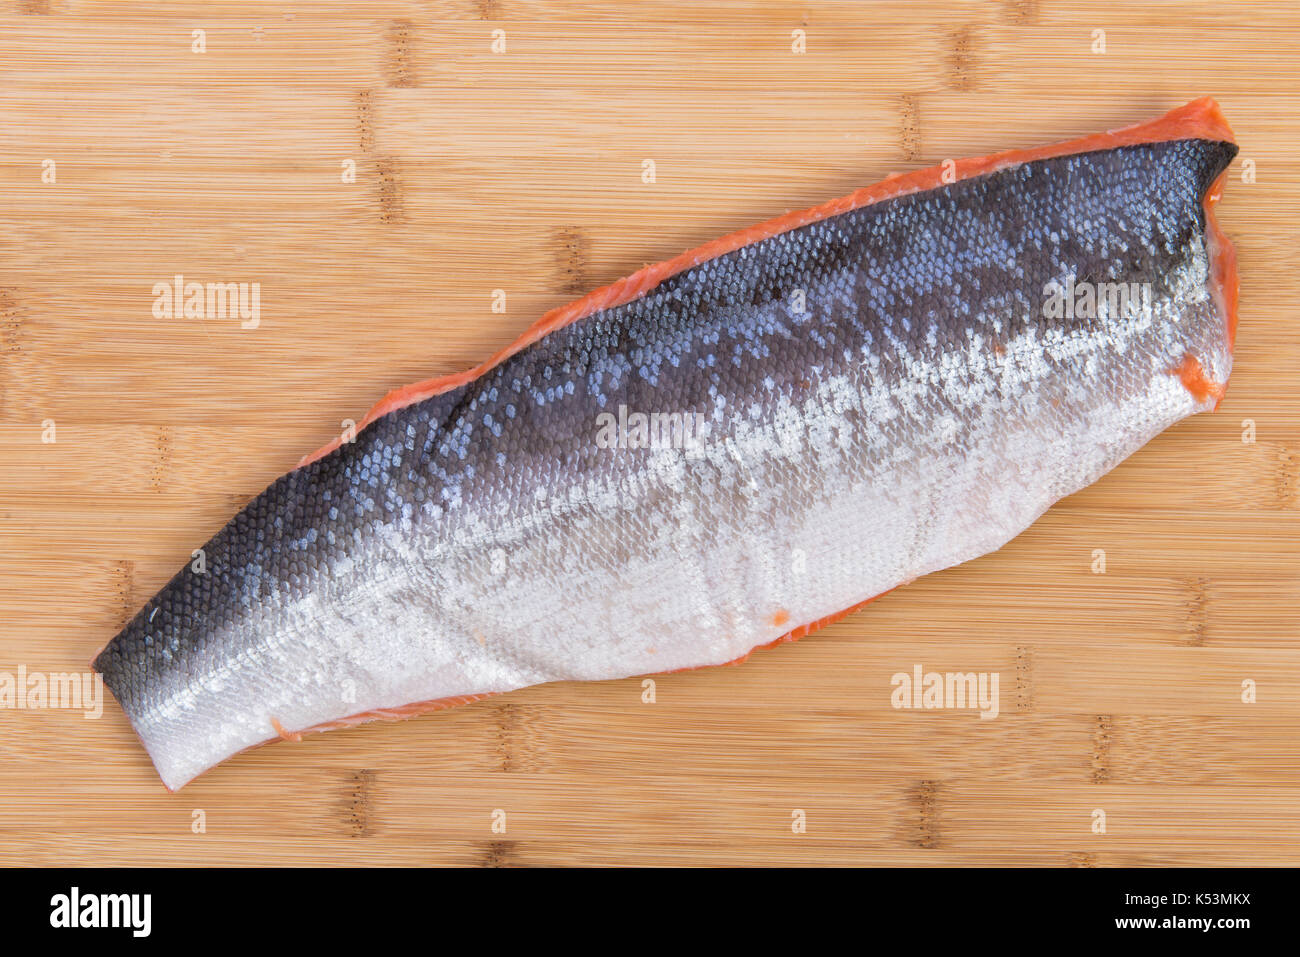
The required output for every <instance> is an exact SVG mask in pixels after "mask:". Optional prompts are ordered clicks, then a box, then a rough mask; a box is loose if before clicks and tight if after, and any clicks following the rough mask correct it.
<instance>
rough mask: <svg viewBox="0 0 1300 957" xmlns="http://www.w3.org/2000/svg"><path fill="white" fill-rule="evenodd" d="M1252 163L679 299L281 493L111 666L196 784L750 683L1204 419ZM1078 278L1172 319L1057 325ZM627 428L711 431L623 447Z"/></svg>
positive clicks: (991, 187) (1148, 161)
mask: <svg viewBox="0 0 1300 957" xmlns="http://www.w3.org/2000/svg"><path fill="white" fill-rule="evenodd" d="M1234 153H1235V147H1233V146H1232V145H1231V144H1228V143H1220V142H1211V141H1206V140H1177V141H1169V142H1161V143H1154V144H1148V145H1140V146H1126V147H1121V148H1116V149H1110V150H1101V151H1096V152H1089V153H1080V154H1073V155H1069V156H1063V157H1058V158H1055V159H1043V160H1035V161H1033V162H1028V163H1022V164H1020V165H1017V166H1011V167H1009V168H1005V169H1002V170H999V171H997V172H994V173H990V174H988V175H984V176H978V177H973V178H970V179H965V180H959V181H958V182H956V183H953V184H950V185H946V186H943V187H941V188H938V189H935V190H930V191H926V192H918V193H911V194H908V195H903V196H898V197H895V198H892V199H888V200H884V201H881V202H878V203H875V204H873V205H869V206H864V207H862V208H859V209H855V210H852V211H850V212H846V213H843V214H840V215H836V216H833V217H829V218H827V219H823V220H821V221H819V222H814V223H810V224H808V225H805V226H801V227H799V228H795V229H792V230H790V231H788V232H785V233H781V234H779V235H776V236H773V237H770V238H768V239H764V240H761V241H759V242H756V243H753V244H752V245H749V246H746V247H744V248H743V249H740V250H737V251H735V252H731V253H727V254H724V255H721V256H718V257H717V258H715V259H712V260H709V261H707V262H704V263H701V264H700V265H698V266H696V267H693V268H691V269H687V270H686V271H684V272H681V273H679V274H677V275H674V276H672V277H670V278H667V279H665V280H663V281H662V282H661V283H660V284H659V285H658V286H657V287H656V288H655V289H653V290H651V291H650V292H649V293H648V294H646V295H645V296H642V297H641V298H639V299H636V300H633V301H631V302H627V303H624V304H622V305H619V306H615V307H612V308H609V309H604V310H601V311H598V312H595V313H593V314H591V315H589V316H586V317H585V318H583V319H580V320H579V321H577V322H574V323H572V324H571V325H568V326H564V327H562V328H559V329H557V330H555V331H553V332H551V333H549V334H548V335H547V336H545V337H544V338H542V339H541V340H539V341H538V342H536V343H534V344H532V345H531V346H528V347H527V348H525V349H523V350H521V351H519V352H517V353H515V354H513V355H511V356H510V357H509V358H508V359H506V360H505V361H504V362H502V363H501V364H500V365H498V366H496V367H495V368H492V369H491V370H489V371H488V372H486V373H485V374H484V375H482V376H481V377H480V378H478V379H476V380H474V381H472V382H470V383H468V384H466V385H463V386H461V387H459V388H456V389H453V390H451V391H449V392H446V393H443V394H440V395H437V396H434V397H432V398H429V399H426V400H424V401H421V402H417V403H415V404H412V405H409V406H406V407H404V408H401V409H398V410H396V411H394V412H391V413H389V414H388V415H385V416H383V417H381V418H379V419H377V420H376V421H374V422H373V423H371V424H370V425H369V426H368V427H366V428H365V429H363V430H362V431H361V433H360V434H359V435H357V436H356V440H355V441H354V442H352V443H350V444H346V445H342V446H340V447H339V448H337V449H336V450H334V451H333V452H331V453H330V454H328V455H326V456H324V457H323V458H320V459H318V460H316V461H313V462H311V463H310V464H308V465H305V466H303V467H301V468H299V469H296V470H295V471H293V472H291V473H289V474H288V475H286V476H284V477H282V478H280V479H279V480H277V481H276V482H275V483H273V484H272V485H271V486H270V488H268V489H267V490H266V491H265V492H264V493H262V494H261V495H260V496H258V497H257V498H256V499H255V500H254V501H253V502H251V503H250V504H249V506H248V507H247V508H246V509H244V510H243V511H242V512H240V513H239V514H238V515H237V516H235V518H234V519H233V520H232V521H231V522H230V523H229V524H228V525H227V526H226V527H225V528H224V529H222V530H221V531H220V532H219V533H218V534H217V535H216V536H215V537H214V538H213V539H212V541H210V542H209V543H208V544H207V545H206V546H205V554H206V556H207V562H206V569H205V571H204V572H203V573H196V572H194V571H192V570H191V569H189V568H186V569H185V570H183V571H181V572H180V573H179V574H178V575H177V576H176V577H175V578H174V579H172V581H171V582H170V583H169V584H168V585H167V586H166V587H165V588H164V589H163V590H162V591H161V592H159V594H158V595H157V596H155V597H154V598H153V599H152V600H151V601H150V602H149V603H148V604H147V605H146V606H145V607H144V608H143V609H142V610H141V612H140V614H139V615H137V616H136V617H135V619H134V620H132V621H131V622H130V624H128V625H127V627H126V628H125V629H123V631H122V632H121V634H119V635H118V636H117V637H116V638H114V640H113V641H112V642H111V643H110V644H109V645H108V647H107V648H106V649H105V650H104V651H103V653H102V654H101V655H100V657H99V658H98V660H97V661H96V667H97V669H98V670H100V671H101V672H102V673H103V674H104V678H105V681H106V683H107V684H108V686H109V687H110V689H111V690H112V691H113V693H114V694H115V695H116V697H117V698H118V700H119V701H120V702H121V704H122V706H123V708H124V709H125V711H126V713H127V714H128V716H129V717H130V719H131V721H132V723H133V725H134V726H135V728H136V730H137V731H138V733H139V734H140V737H141V739H142V740H143V742H144V744H145V746H146V747H147V748H148V750H149V753H150V755H151V756H152V758H153V760H154V763H155V765H156V767H157V768H158V771H159V773H160V774H161V775H162V777H163V780H164V782H165V783H166V784H167V785H168V786H169V787H172V788H175V787H179V786H180V785H182V784H184V783H185V782H186V781H188V780H190V779H191V778H192V777H194V776H195V775H196V774H198V773H200V772H201V771H203V770H204V769H206V768H208V767H211V766H212V765H213V764H215V763H217V762H218V761H220V760H222V759H223V758H225V757H227V756H229V755H231V754H233V753H235V752H236V751H239V750H241V749H242V748H245V747H248V746H249V745H252V744H255V743H258V742H260V741H263V740H266V739H267V738H269V737H272V736H273V735H274V734H275V733H276V731H275V729H276V728H277V727H279V728H284V729H288V730H290V731H296V730H301V729H305V728H309V727H312V726H315V725H318V724H322V723H328V722H333V721H337V720H339V719H341V718H343V717H345V716H348V715H353V714H357V713H361V712H367V711H373V710H377V709H392V708H398V707H400V706H402V705H406V704H408V703H411V702H418V701H429V700H435V699H441V698H446V697H451V696H459V695H474V694H486V693H491V692H500V691H507V690H510V689H513V688H518V687H521V686H525V685H529V684H534V683H537V682H543V681H553V680H560V679H600V678H613V677H622V676H627V675H635V674H645V673H653V672H660V671H668V670H673V669H678V668H687V667H695V666H700V665H707V664H717V663H721V662H726V661H731V660H733V659H736V658H738V657H740V656H742V655H744V654H745V653H747V652H748V651H750V650H751V649H753V648H754V647H756V646H758V645H761V644H764V643H767V642H770V641H772V640H773V639H775V638H777V637H780V635H781V634H783V633H785V632H787V631H789V630H790V629H791V628H796V627H798V626H800V625H803V624H807V623H809V622H813V621H817V620H820V619H822V618H824V617H826V616H828V615H831V614H834V613H836V612H838V611H841V610H842V609H845V608H848V607H851V606H853V605H856V604H858V603H860V602H861V601H863V600H865V599H867V598H870V597H872V596H874V595H877V594H880V593H882V592H884V591H887V590H888V589H890V588H893V587H895V586H896V585H898V584H900V583H902V582H905V581H910V580H912V579H914V578H916V577H917V576H919V575H922V574H926V573H927V572H931V571H935V570H937V569H941V568H944V567H947V566H950V565H953V564H956V563H958V562H962V561H965V560H968V559H970V558H973V557H975V556H977V555H980V554H983V553H984V552H987V551H990V550H992V549H995V548H997V547H999V546H1000V545H1002V544H1003V543H1004V542H1006V541H1008V540H1009V539H1010V538H1012V537H1014V536H1015V535H1016V534H1018V533H1019V532H1020V531H1021V530H1023V529H1024V528H1025V527H1026V526H1027V525H1028V524H1030V523H1031V522H1032V521H1033V520H1034V519H1035V518H1036V517H1037V516H1038V515H1039V514H1041V513H1042V511H1044V510H1045V509H1046V508H1047V507H1048V506H1049V505H1050V504H1051V503H1052V502H1054V501H1056V500H1057V499H1058V498H1060V497H1061V496H1063V495H1066V494H1069V493H1071V492H1073V491H1075V490H1077V489H1079V488H1081V487H1083V486H1084V485H1087V484H1088V483H1090V482H1092V481H1094V480H1095V479H1097V478H1098V477H1099V476H1100V475H1102V474H1103V473H1104V472H1106V471H1107V470H1108V469H1110V468H1112V467H1113V466H1114V465H1116V464H1117V463H1118V462H1119V461H1121V460H1122V459H1124V458H1125V457H1126V456H1128V455H1129V454H1131V453H1132V452H1133V451H1135V450H1136V449H1137V448H1139V447H1140V446H1141V445H1143V444H1144V443H1145V442H1146V441H1148V440H1149V439H1150V438H1151V437H1152V436H1154V435H1155V434H1157V433H1158V432H1160V431H1161V430H1163V429H1164V428H1166V427H1168V426H1169V425H1171V424H1172V423H1174V422H1176V421H1177V420H1178V419H1180V418H1182V417H1184V416H1186V415H1189V414H1191V413H1193V412H1196V411H1200V410H1202V409H1203V408H1206V407H1208V403H1201V402H1198V401H1197V400H1196V399H1195V398H1194V397H1193V396H1192V395H1191V394H1190V393H1189V392H1188V390H1187V389H1186V388H1184V387H1183V386H1182V384H1181V383H1180V382H1179V381H1178V379H1177V378H1176V377H1174V376H1172V375H1170V374H1169V370H1170V369H1171V368H1173V367H1174V366H1176V365H1177V363H1178V362H1179V361H1180V359H1181V358H1182V357H1183V356H1185V355H1187V354H1191V355H1194V356H1195V357H1196V358H1197V359H1198V360H1199V361H1200V362H1201V364H1202V365H1203V367H1204V369H1205V371H1206V374H1207V375H1208V376H1209V377H1210V378H1211V379H1213V380H1214V381H1217V382H1223V381H1226V379H1227V377H1228V373H1229V371H1230V365H1231V354H1230V351H1229V349H1228V344H1227V335H1226V330H1225V317H1224V316H1223V315H1221V314H1220V312H1219V310H1218V309H1217V307H1216V305H1215V303H1214V300H1213V297H1212V296H1211V295H1210V292H1209V288H1208V283H1209V275H1210V269H1209V252H1208V250H1209V244H1208V240H1207V237H1206V223H1205V215H1204V210H1203V208H1202V205H1201V202H1202V197H1203V196H1204V194H1205V191H1206V189H1207V188H1208V187H1209V185H1210V183H1211V182H1212V181H1213V179H1214V178H1215V177H1216V176H1217V175H1218V173H1219V172H1220V171H1221V170H1222V169H1223V168H1224V167H1225V166H1226V164H1227V163H1228V162H1229V161H1230V160H1231V158H1232V156H1233V154H1234ZM1064 277H1073V279H1075V280H1080V281H1088V282H1093V283H1119V282H1129V283H1145V284H1149V288H1150V290H1151V302H1150V308H1148V309H1144V310H1142V312H1141V313H1140V314H1138V315H1112V314H1110V313H1109V312H1107V311H1103V314H1102V315H1099V316H1096V317H1081V318H1070V319H1063V318H1053V319H1048V318H1045V317H1044V314H1043V308H1042V307H1043V290H1044V286H1045V284H1047V283H1048V282H1051V281H1057V280H1061V279H1063V278H1064ZM796 304H797V306H796ZM621 406H623V407H626V408H628V409H635V410H644V411H647V412H656V411H657V412H674V413H700V414H702V416H703V417H704V420H705V421H707V423H708V429H707V431H706V433H705V434H704V436H703V438H702V440H701V441H700V443H699V444H698V445H696V446H693V447H689V448H685V449H639V448H606V447H602V446H601V445H600V444H599V443H597V441H596V439H595V437H596V423H597V417H598V415H599V414H600V413H601V412H602V411H608V410H617V409H619V408H620V407H621ZM795 555H798V556H799V559H798V561H793V560H792V556H795ZM778 621H779V622H781V624H779V625H778V624H776V622H778Z"/></svg>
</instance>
